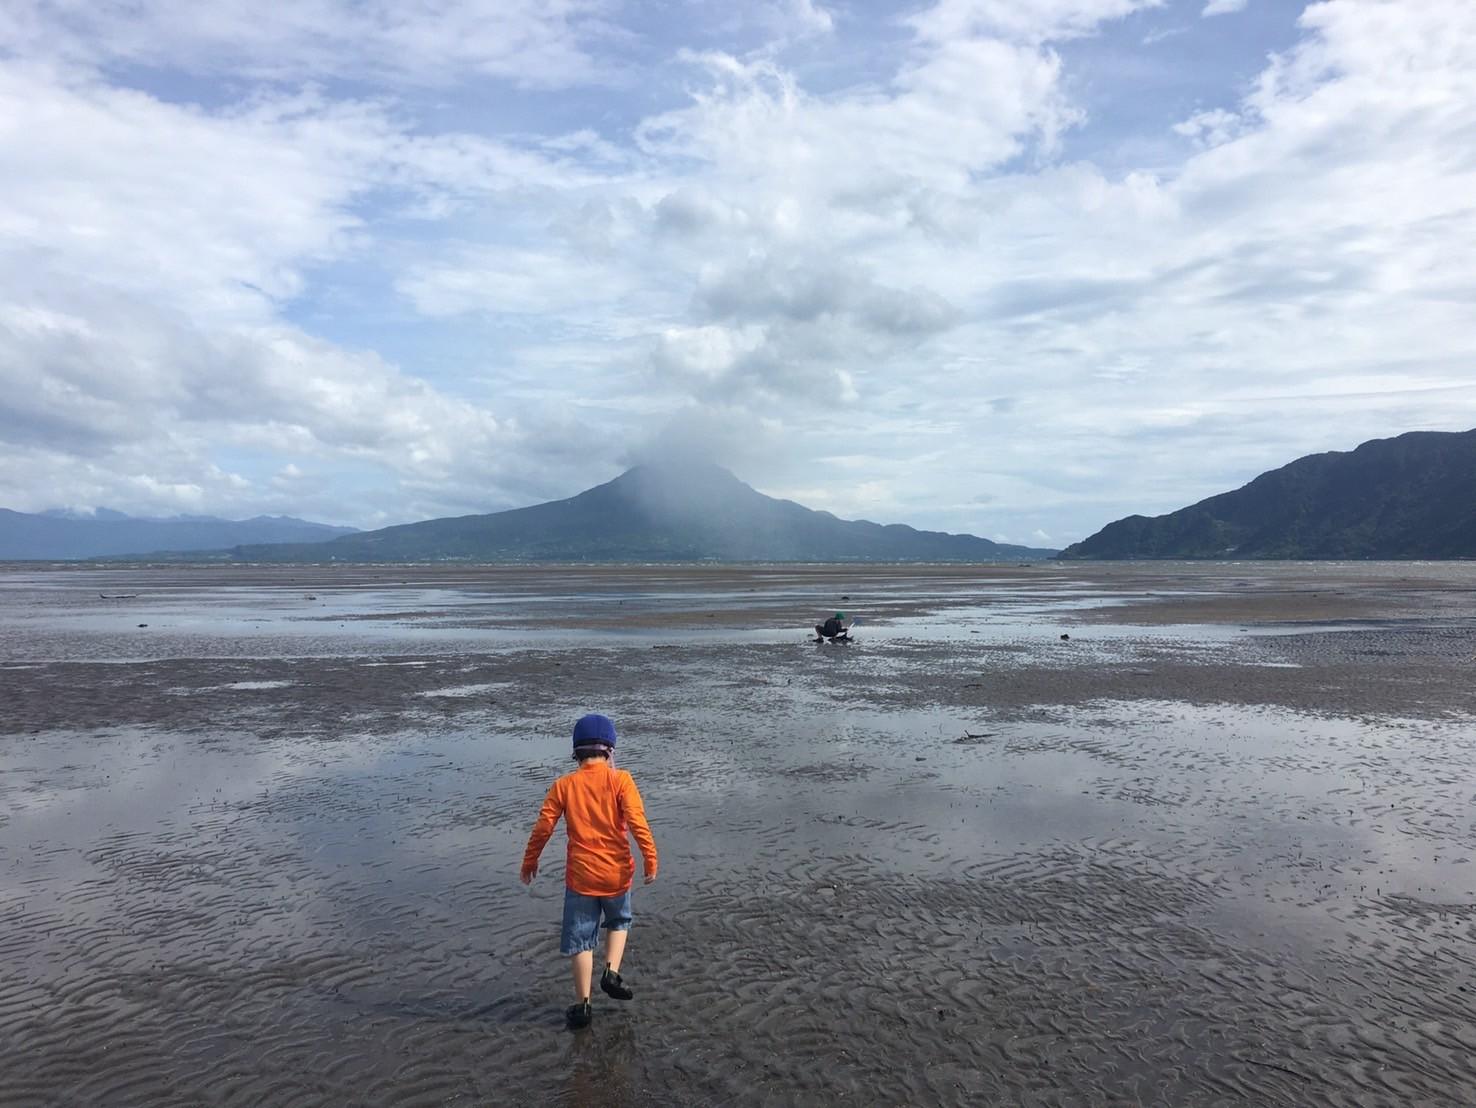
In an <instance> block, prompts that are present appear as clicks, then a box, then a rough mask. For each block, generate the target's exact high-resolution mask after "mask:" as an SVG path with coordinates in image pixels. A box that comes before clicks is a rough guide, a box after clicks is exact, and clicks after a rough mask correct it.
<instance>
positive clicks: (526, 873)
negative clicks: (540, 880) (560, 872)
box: [518, 866, 538, 885]
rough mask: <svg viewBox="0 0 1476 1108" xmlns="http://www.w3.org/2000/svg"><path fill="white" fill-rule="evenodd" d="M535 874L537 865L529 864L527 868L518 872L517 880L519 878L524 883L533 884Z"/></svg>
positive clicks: (536, 874)
mask: <svg viewBox="0 0 1476 1108" xmlns="http://www.w3.org/2000/svg"><path fill="white" fill-rule="evenodd" d="M537 876H538V867H537V866H529V867H528V868H527V869H525V870H523V872H522V873H520V874H518V880H520V881H521V882H522V883H523V884H525V885H531V884H533V878H535V877H537Z"/></svg>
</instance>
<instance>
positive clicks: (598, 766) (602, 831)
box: [520, 715, 656, 1030]
mask: <svg viewBox="0 0 1476 1108" xmlns="http://www.w3.org/2000/svg"><path fill="white" fill-rule="evenodd" d="M574 758H575V759H576V760H577V761H578V762H579V768H578V769H577V770H575V771H574V772H573V773H566V774H564V776H562V777H560V778H559V779H558V780H557V781H555V782H554V783H553V787H552V788H551V789H549V790H548V796H546V797H544V800H543V810H542V811H540V812H539V813H538V822H537V823H535V824H534V825H533V833H532V834H531V835H529V836H528V849H527V850H526V851H524V853H523V869H522V873H521V874H520V876H521V878H522V881H523V884H525V885H527V884H529V883H530V882H531V881H532V880H533V878H535V877H536V876H538V855H539V854H541V853H542V852H543V846H544V844H545V843H547V842H548V837H549V836H550V835H552V834H553V829H554V824H556V823H558V822H559V816H560V815H562V816H563V817H564V831H565V833H566V834H567V835H568V837H569V850H568V854H567V862H566V864H565V867H564V885H565V888H564V928H563V938H562V940H561V942H560V944H559V952H560V953H562V954H568V955H571V956H572V957H573V962H572V966H571V968H572V969H573V971H574V1000H575V1004H574V1006H573V1007H572V1008H570V1009H569V1011H568V1013H567V1017H568V1022H569V1026H570V1027H571V1028H573V1029H575V1030H577V1029H579V1028H581V1027H588V1026H589V1022H590V1019H591V1017H592V1013H591V1011H590V1006H589V994H590V981H591V979H592V978H593V976H594V948H595V946H596V945H597V941H598V936H599V927H600V916H601V915H603V916H604V917H605V931H606V936H605V972H604V974H603V975H602V976H601V977H600V988H602V989H604V990H605V992H606V993H608V994H609V995H610V996H612V997H614V998H615V999H616V1000H629V999H630V998H631V997H632V996H634V995H635V994H634V993H633V992H632V991H631V989H630V986H628V985H627V984H625V982H624V981H623V980H622V979H621V977H620V959H621V958H622V956H623V955H624V954H625V939H626V934H627V932H629V930H630V920H631V915H630V885H631V881H632V880H633V879H634V878H635V859H634V858H632V857H631V854H630V842H629V841H628V840H627V839H626V830H627V828H629V830H630V832H631V833H632V834H634V835H635V840H636V844H637V845H638V846H639V847H640V848H641V860H642V861H643V862H644V863H645V871H646V884H647V885H649V884H650V883H651V882H652V881H655V880H656V840H655V839H653V838H652V837H651V828H650V826H649V825H648V824H647V823H646V810H645V808H644V807H642V805H641V794H640V793H639V792H638V791H637V790H636V784H635V781H634V780H633V779H632V778H631V776H630V774H629V773H627V772H626V771H625V770H617V769H616V768H615V765H614V761H615V725H614V724H613V723H611V722H610V721H609V720H608V719H606V718H605V717H604V716H601V715H588V716H583V717H581V718H580V720H579V722H578V723H576V724H575V725H574Z"/></svg>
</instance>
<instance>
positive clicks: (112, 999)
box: [0, 563, 1476, 1108]
mask: <svg viewBox="0 0 1476 1108" xmlns="http://www.w3.org/2000/svg"><path fill="white" fill-rule="evenodd" d="M836 610H844V611H846V612H847V613H848V614H854V615H856V616H858V617H859V618H860V624H859V626H858V628H857V630H856V636H857V640H858V641H857V642H856V643H854V644H853V645H851V646H848V647H847V646H831V645H816V644H814V643H812V642H810V641H809V638H810V634H809V632H808V628H809V627H810V626H811V625H812V624H814V623H816V622H818V621H819V620H820V619H822V618H823V617H824V616H826V615H828V614H830V613H831V612H833V611H836ZM586 711H601V712H604V713H606V714H608V715H610V716H611V717H612V718H613V719H614V720H615V722H616V724H617V726H618V727H619V729H620V743H619V750H618V757H619V764H620V765H621V766H622V767H623V768H626V769H629V770H630V771H631V772H632V773H633V774H634V776H635V779H636V781H637V782H638V783H639V785H640V788H641V790H642V792H643V794H644V796H645V800H646V807H647V811H648V813H649V815H650V818H651V823H652V828H653V831H654V832H655V835H656V840H657V843H658V846H659V848H660V852H661V859H662V867H661V875H660V880H659V881H658V882H657V883H656V884H654V885H652V886H651V887H650V888H644V887H642V886H640V885H639V884H637V887H636V893H635V897H634V908H635V915H636V922H635V927H634V930H633V931H632V935H631V940H630V947H629V951H628V953H627V957H626V964H625V967H624V969H625V972H626V977H627V978H628V980H629V981H630V982H631V983H632V984H633V985H634V987H635V988H636V990H637V997H636V999H635V1000H634V1001H633V1002H631V1003H629V1004H620V1003H618V1002H615V1001H610V1000H608V999H606V998H604V997H603V996H601V995H599V994H598V993H597V994H596V1001H595V1018H594V1024H593V1026H592V1027H591V1028H590V1029H589V1030H588V1031H585V1032H580V1033H575V1034H571V1033H570V1032H568V1031H566V1030H565V1029H564V1027H563V1023H562V1014H563V1007H564V1005H565V1004H567V1003H568V1002H569V1001H568V996H567V993H568V983H567V982H568V974H567V967H566V964H565V960H564V959H562V958H560V957H559V956H558V952H557V946H558V920H559V912H560V902H561V897H562V886H563V848H562V842H563V835H562V831H559V832H557V833H556V835H555V838H554V840H553V841H552V842H551V843H550V845H549V848H548V850H547V851H546V853H545V855H544V860H543V872H542V874H541V876H540V877H539V879H538V880H537V881H536V882H535V883H534V885H532V886H531V887H530V888H524V887H523V886H522V885H520V884H519V883H518V880H517V867H518V862H519V860H520V858H521V853H522V848H523V844H524V841H525V839H526V837H527V834H528V830H529V828H530V826H531V824H532V821H533V818H534V816H535V814H536V811H537V808H538V805H539V802H540V801H541V799H542V797H543V794H544V791H545V790H546V788H547V786H548V784H549V783H550V782H551V781H552V780H553V778H554V777H555V776H556V775H557V774H559V773H562V772H564V771H565V770H567V769H568V768H570V765H571V763H570V762H569V760H568V746H569V740H568V734H569V728H570V726H571V725H572V723H573V720H574V719H575V718H576V717H577V716H578V715H580V714H581V713H583V712H586ZM1473 1058H1476V563H1347V564H1274V563H1271V564H1254V563H1238V564H1237V563H1223V564H1171V563H1162V564H1088V563H1068V564H1050V565H1036V566H1028V567H1023V566H1022V567H999V566H978V567H967V566H933V567H918V566H907V567H899V566H767V567H763V566H754V567H721V566H650V567H606V568H601V567H562V568H561V567H474V566H393V567H332V566H323V567H312V566H282V567H263V566H202V567H185V566H158V567H135V566H112V567H106V568H85V567H53V568H43V567H36V566H10V567H0V1104H4V1105H6V1106H25V1105H67V1106H73V1105H148V1106H165V1105H215V1104H220V1105H234V1104H240V1105H314V1104H322V1105H372V1106H378V1105H396V1106H413V1105H448V1104H450V1105H459V1104H465V1105H481V1104H518V1105H542V1104H560V1105H591V1106H595V1105H598V1106H600V1108H618V1106H622V1105H674V1106H675V1105H681V1106H692V1105H834V1104H854V1105H866V1106H875V1105H951V1104H959V1105H994V1104H999V1105H1032V1106H1034V1105H1124V1104H1132V1105H1174V1106H1184V1105H1298V1106H1302V1105H1311V1104H1317V1105H1361V1106H1373V1105H1412V1104H1419V1105H1431V1106H1434V1105H1451V1106H1456V1105H1462V1106H1465V1105H1470V1104H1472V1103H1476V1062H1473Z"/></svg>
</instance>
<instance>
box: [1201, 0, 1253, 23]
mask: <svg viewBox="0 0 1476 1108" xmlns="http://www.w3.org/2000/svg"><path fill="white" fill-rule="evenodd" d="M1247 2H1248V0H1209V3H1207V4H1205V6H1204V11H1203V12H1202V13H1201V14H1202V15H1203V16H1204V17H1205V18H1206V19H1208V18H1210V17H1211V16H1216V15H1233V14H1234V13H1235V12H1243V11H1245V6H1246V3H1247Z"/></svg>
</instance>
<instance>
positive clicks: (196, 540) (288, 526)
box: [0, 508, 354, 561]
mask: <svg viewBox="0 0 1476 1108" xmlns="http://www.w3.org/2000/svg"><path fill="white" fill-rule="evenodd" d="M353 533H354V529H353V528H352V527H330V526H328V525H327V524H326V523H310V522H308V521H306V520H301V519H293V518H291V517H290V516H257V517H256V518H254V519H243V520H229V519H215V518H213V517H211V516H179V517H176V518H174V519H137V518H134V517H132V516H126V515H124V514H123V513H122V512H113V511H108V510H107V509H102V510H100V511H98V513H97V514H96V515H94V516H81V515H78V514H76V513H72V512H46V513H44V514H39V515H36V514H31V513H29V512H12V511H10V510H8V509H6V508H0V561H24V560H30V559H40V560H44V561H67V560H75V559H84V558H107V557H116V556H118V555H130V554H151V553H155V552H177V551H194V550H200V551H204V550H220V549H222V548H224V547H230V546H237V545H240V544H241V543H275V542H318V541H321V540H324V539H331V538H334V537H336V536H338V535H347V534H353Z"/></svg>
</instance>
